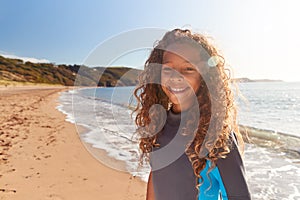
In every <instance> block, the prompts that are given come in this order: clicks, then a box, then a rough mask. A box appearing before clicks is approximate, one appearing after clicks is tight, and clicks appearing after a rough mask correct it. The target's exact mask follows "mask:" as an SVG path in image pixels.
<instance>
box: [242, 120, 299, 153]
mask: <svg viewBox="0 0 300 200" xmlns="http://www.w3.org/2000/svg"><path fill="white" fill-rule="evenodd" d="M239 128H240V132H241V134H242V135H243V136H244V139H245V141H246V142H248V143H253V144H256V145H259V146H263V147H267V148H272V149H275V150H277V151H284V152H287V153H290V154H292V155H294V156H297V157H300V137H299V136H296V135H292V134H288V133H282V132H277V131H274V130H268V129H260V128H256V127H251V126H247V125H239Z"/></svg>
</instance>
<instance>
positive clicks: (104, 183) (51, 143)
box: [0, 86, 146, 200]
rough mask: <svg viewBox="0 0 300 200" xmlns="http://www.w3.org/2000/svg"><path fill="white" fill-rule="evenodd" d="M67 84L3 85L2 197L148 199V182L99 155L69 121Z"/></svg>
mask: <svg viewBox="0 0 300 200" xmlns="http://www.w3.org/2000/svg"><path fill="white" fill-rule="evenodd" d="M68 89H71V88H70V87H69V88H68V87H63V86H57V87H56V86H55V87H49V86H42V87H40V86H28V87H27V86H24V87H21V86H20V87H14V88H13V87H10V88H3V87H2V88H0V94H1V96H0V104H1V113H2V117H1V123H0V124H1V126H0V150H1V155H0V162H1V169H0V196H1V199H17V200H18V199H132V200H137V199H145V193H146V183H145V182H142V181H141V180H139V179H136V178H133V176H132V175H130V174H129V173H125V172H121V171H117V170H114V169H111V168H109V167H107V166H105V165H103V164H102V163H101V162H99V161H98V160H96V158H94V157H93V156H92V155H91V154H90V153H89V151H88V149H87V148H86V147H85V146H84V144H83V143H82V142H81V140H80V138H79V134H78V133H77V129H76V127H75V124H72V123H70V122H67V121H65V118H66V116H65V115H64V114H63V113H62V112H60V111H59V110H58V109H57V108H56V107H57V106H58V101H57V98H58V96H59V92H61V91H66V90H68ZM79 131H82V130H79ZM75 132H76V133H75ZM103 153H105V152H103Z"/></svg>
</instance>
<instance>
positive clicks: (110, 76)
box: [0, 56, 280, 87]
mask: <svg viewBox="0 0 300 200" xmlns="http://www.w3.org/2000/svg"><path fill="white" fill-rule="evenodd" d="M140 72H141V70H139V69H134V68H129V67H122V66H117V67H93V68H91V67H88V66H85V65H76V64H74V65H65V64H59V65H56V64H54V63H32V62H24V61H23V60H21V59H13V58H5V57H3V56H0V85H6V86H7V85H12V84H17V83H21V84H22V83H23V84H27V83H32V84H56V85H65V86H74V85H77V86H92V87H95V86H97V87H115V86H134V85H136V84H137V82H138V81H137V76H138V74H139V73H140ZM233 81H236V82H242V83H245V82H274V81H280V80H268V79H260V80H251V79H248V78H237V79H234V80H233Z"/></svg>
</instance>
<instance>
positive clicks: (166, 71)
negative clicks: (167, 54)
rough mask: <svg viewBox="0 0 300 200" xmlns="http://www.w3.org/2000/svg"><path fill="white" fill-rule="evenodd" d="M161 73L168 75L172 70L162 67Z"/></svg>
mask: <svg viewBox="0 0 300 200" xmlns="http://www.w3.org/2000/svg"><path fill="white" fill-rule="evenodd" d="M162 71H163V72H164V73H169V72H171V71H172V69H171V67H165V66H164V67H162Z"/></svg>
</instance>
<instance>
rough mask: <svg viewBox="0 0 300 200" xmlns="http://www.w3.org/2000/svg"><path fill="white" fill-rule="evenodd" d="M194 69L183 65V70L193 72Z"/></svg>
mask: <svg viewBox="0 0 300 200" xmlns="http://www.w3.org/2000/svg"><path fill="white" fill-rule="evenodd" d="M195 70H196V69H195V68H194V67H185V69H184V71H186V72H194V71H195Z"/></svg>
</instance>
